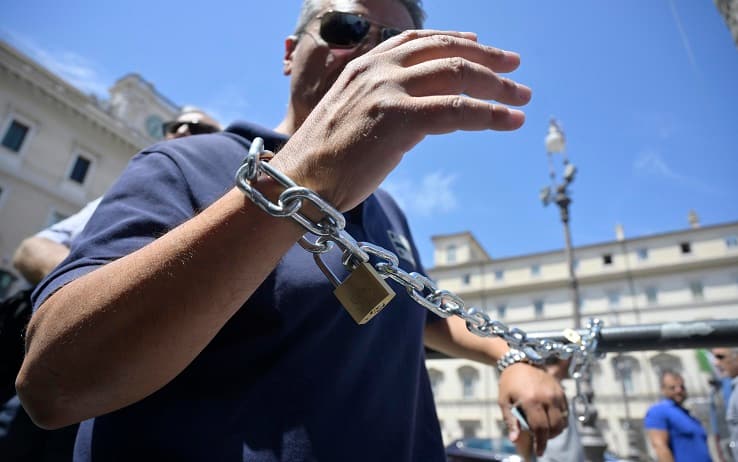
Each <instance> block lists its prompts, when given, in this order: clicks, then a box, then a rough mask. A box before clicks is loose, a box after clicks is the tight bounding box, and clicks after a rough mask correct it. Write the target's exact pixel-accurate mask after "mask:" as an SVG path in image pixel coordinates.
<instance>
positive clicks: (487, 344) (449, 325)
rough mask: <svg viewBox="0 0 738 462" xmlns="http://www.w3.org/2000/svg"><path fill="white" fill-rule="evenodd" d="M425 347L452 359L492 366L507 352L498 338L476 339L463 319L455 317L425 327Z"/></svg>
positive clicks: (503, 342)
mask: <svg viewBox="0 0 738 462" xmlns="http://www.w3.org/2000/svg"><path fill="white" fill-rule="evenodd" d="M424 343H425V346H427V347H429V348H432V349H434V350H436V351H439V352H441V353H444V354H447V355H448V356H451V357H454V358H466V359H470V360H473V361H479V362H481V363H484V364H488V365H494V364H495V363H496V362H497V360H498V359H499V358H500V357H501V356H502V355H503V354H505V352H506V351H507V350H508V346H507V343H506V342H505V341H504V340H502V339H500V338H497V337H495V338H483V337H478V336H476V335H474V334H472V333H471V332H469V330H468V329H467V328H466V323H465V322H464V320H463V319H461V318H457V317H455V316H452V317H449V318H446V319H443V320H440V321H437V322H434V323H431V324H428V325H427V326H426V327H425V338H424Z"/></svg>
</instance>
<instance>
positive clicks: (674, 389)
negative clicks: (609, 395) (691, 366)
mask: <svg viewBox="0 0 738 462" xmlns="http://www.w3.org/2000/svg"><path fill="white" fill-rule="evenodd" d="M660 384H661V394H662V395H663V397H664V399H662V400H661V401H659V402H658V403H656V404H654V405H652V406H651V407H650V408H649V409H648V411H647V412H646V417H645V419H644V420H643V426H644V428H645V429H646V432H647V434H648V441H649V443H650V444H651V447H652V448H653V450H654V452H655V453H656V460H657V462H711V461H712V459H711V457H710V451H709V449H708V446H707V432H706V431H705V429H704V428H703V427H702V424H701V423H700V421H699V420H697V419H696V418H695V417H693V416H692V415H691V414H690V413H689V411H688V410H687V409H685V408H684V401H685V400H686V399H687V389H686V387H685V386H684V379H683V378H682V376H681V375H680V374H679V373H678V372H675V371H671V370H666V371H663V372H662V373H661V377H660Z"/></svg>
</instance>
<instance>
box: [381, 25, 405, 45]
mask: <svg viewBox="0 0 738 462" xmlns="http://www.w3.org/2000/svg"><path fill="white" fill-rule="evenodd" d="M401 33H402V31H401V30H399V29H392V28H389V27H385V28H384V29H382V41H383V42H384V41H385V40H388V39H391V38H392V37H394V36H395V35H400V34H401Z"/></svg>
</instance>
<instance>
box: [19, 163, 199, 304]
mask: <svg viewBox="0 0 738 462" xmlns="http://www.w3.org/2000/svg"><path fill="white" fill-rule="evenodd" d="M191 197H192V195H191V194H190V192H189V188H188V185H187V182H186V181H185V179H184V177H183V175H182V174H181V172H180V170H179V167H178V165H177V163H176V162H175V161H174V159H173V157H172V155H170V154H167V153H164V152H161V151H143V152H141V153H139V154H138V155H136V156H135V157H134V158H133V159H131V162H130V163H129V165H128V167H127V168H126V169H125V171H124V172H123V174H122V175H121V176H120V177H119V178H118V180H117V181H116V182H115V184H114V185H113V186H112V187H111V188H110V190H109V191H108V192H106V193H105V197H104V198H103V199H102V201H101V202H100V204H99V206H98V207H97V208H96V210H95V211H94V213H93V214H92V216H91V217H90V220H89V222H88V223H87V226H86V227H85V228H84V230H83V231H82V233H81V234H80V235H79V237H78V239H76V240H74V242H73V243H72V247H71V249H70V250H71V251H70V254H69V256H68V257H67V258H66V259H65V260H64V261H63V262H62V263H61V264H60V265H59V266H58V267H57V268H56V269H55V270H54V271H52V272H51V273H50V274H49V275H48V276H47V277H46V278H45V279H44V280H43V281H41V283H39V285H38V286H37V287H36V290H35V291H34V293H33V296H32V301H33V306H34V309H37V308H38V307H39V305H41V303H43V302H44V300H46V299H47V298H48V297H49V296H50V295H51V294H53V293H54V292H56V291H57V290H59V289H60V288H61V287H63V286H64V285H66V284H68V283H69V282H71V281H73V280H75V279H77V278H79V277H80V276H83V275H85V274H87V273H89V272H91V271H93V270H95V269H96V268H99V267H100V266H103V265H105V264H107V263H109V262H111V261H114V260H117V259H118V258H120V257H123V256H125V255H128V254H129V253H131V252H134V251H136V250H138V249H140V248H141V247H143V246H145V245H146V244H148V243H150V242H152V241H153V240H155V239H156V238H157V237H159V236H162V235H163V234H165V233H166V232H168V231H169V230H171V229H172V228H174V227H176V226H177V225H179V224H180V223H182V222H184V221H185V220H187V219H189V218H190V217H191V216H193V215H194V206H193V204H192V201H191V200H190V198H191Z"/></svg>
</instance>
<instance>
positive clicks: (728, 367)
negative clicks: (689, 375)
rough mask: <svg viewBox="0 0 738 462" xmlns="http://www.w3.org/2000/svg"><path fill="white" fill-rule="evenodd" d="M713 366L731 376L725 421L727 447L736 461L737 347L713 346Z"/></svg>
mask: <svg viewBox="0 0 738 462" xmlns="http://www.w3.org/2000/svg"><path fill="white" fill-rule="evenodd" d="M712 357H713V358H714V361H715V367H716V368H717V369H718V370H719V371H720V373H722V374H723V375H724V376H726V377H729V378H731V379H732V380H731V392H730V398H729V399H728V403H727V407H726V409H725V421H726V423H727V424H728V431H729V432H730V441H729V442H728V448H729V449H730V454H731V455H732V456H733V460H734V461H738V386H737V385H738V348H713V349H712Z"/></svg>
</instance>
